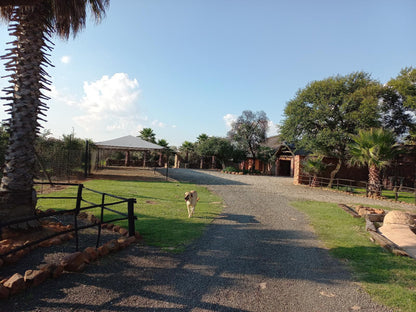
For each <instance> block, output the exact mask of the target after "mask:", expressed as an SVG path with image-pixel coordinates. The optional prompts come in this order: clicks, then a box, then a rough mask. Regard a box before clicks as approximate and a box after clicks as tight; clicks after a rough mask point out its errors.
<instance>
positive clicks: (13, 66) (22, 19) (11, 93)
mask: <svg viewBox="0 0 416 312" xmlns="http://www.w3.org/2000/svg"><path fill="white" fill-rule="evenodd" d="M44 16H46V14H45V12H44V9H43V6H42V5H38V6H36V7H32V8H16V9H15V12H14V14H13V17H12V21H11V23H10V27H9V30H10V32H11V33H12V34H13V35H14V36H16V37H17V39H16V40H15V41H14V42H12V45H13V47H12V48H11V49H10V52H9V53H8V54H6V55H4V56H2V59H6V60H8V62H7V63H6V70H7V71H11V72H12V74H10V75H9V77H10V78H11V80H10V82H12V83H13V85H12V86H11V87H8V88H5V89H4V91H5V93H6V97H3V99H4V100H7V101H8V103H7V104H6V105H7V106H10V108H9V109H8V112H9V113H10V115H11V117H10V118H9V119H8V128H9V133H10V138H9V145H8V148H7V150H6V154H5V164H4V169H3V177H2V179H1V186H0V219H1V220H2V221H6V222H7V221H10V220H14V219H17V218H22V217H29V216H33V215H34V212H35V208H36V192H35V190H34V188H33V180H34V176H35V163H36V156H35V147H34V146H35V139H36V134H37V131H38V127H39V124H38V119H40V118H39V117H38V114H42V115H43V113H42V111H43V110H46V108H47V107H46V105H45V104H44V103H42V100H43V99H48V98H47V97H46V96H44V95H43V94H42V92H41V89H48V88H47V85H48V84H50V81H49V80H47V79H45V77H44V76H45V75H47V74H46V72H45V71H44V69H43V65H45V64H46V65H50V63H49V60H48V59H47V58H46V56H45V55H46V53H44V52H43V50H44V49H45V48H48V46H47V45H46V44H45V40H47V41H49V39H48V38H49V37H50V35H49V34H50V29H49V28H48V26H47V25H48V24H47V23H46V22H45V20H44ZM33 225H34V224H33V223H31V222H28V223H25V224H19V225H16V226H14V227H15V228H19V229H22V228H26V229H27V228H30V227H31V226H33Z"/></svg>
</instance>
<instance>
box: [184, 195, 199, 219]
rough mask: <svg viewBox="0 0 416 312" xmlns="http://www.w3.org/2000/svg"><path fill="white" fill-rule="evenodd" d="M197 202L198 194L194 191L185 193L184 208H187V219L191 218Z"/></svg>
mask: <svg viewBox="0 0 416 312" xmlns="http://www.w3.org/2000/svg"><path fill="white" fill-rule="evenodd" d="M198 200H199V198H198V193H197V192H196V191H190V192H186V193H185V201H186V207H187V208H188V218H190V217H192V215H193V214H194V210H195V206H196V203H197V202H198Z"/></svg>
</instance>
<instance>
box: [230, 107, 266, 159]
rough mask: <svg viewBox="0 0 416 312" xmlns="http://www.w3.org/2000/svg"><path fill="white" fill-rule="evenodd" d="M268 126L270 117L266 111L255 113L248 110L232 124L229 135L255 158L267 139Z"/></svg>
mask: <svg viewBox="0 0 416 312" xmlns="http://www.w3.org/2000/svg"><path fill="white" fill-rule="evenodd" d="M268 128H269V119H268V118H267V115H266V113H265V112H263V111H259V112H256V113H253V112H252V111H250V110H246V111H243V113H242V115H241V116H239V117H238V118H237V120H236V121H235V122H233V123H232V124H231V130H230V131H229V132H228V137H229V139H230V140H231V141H232V142H235V143H236V144H237V147H238V148H239V149H242V150H246V151H247V152H248V153H249V154H250V156H251V157H253V158H258V155H257V154H258V151H259V147H260V144H261V143H263V142H264V141H265V140H266V132H267V130H268Z"/></svg>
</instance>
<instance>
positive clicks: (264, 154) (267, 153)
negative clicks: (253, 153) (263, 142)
mask: <svg viewBox="0 0 416 312" xmlns="http://www.w3.org/2000/svg"><path fill="white" fill-rule="evenodd" d="M258 157H259V159H260V160H261V161H262V162H263V163H265V164H267V169H266V171H267V172H268V173H269V174H270V173H271V168H272V166H273V163H274V162H275V161H276V151H275V150H274V149H273V148H271V147H269V146H260V148H259V153H258Z"/></svg>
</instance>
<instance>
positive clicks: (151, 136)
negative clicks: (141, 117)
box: [139, 128, 156, 144]
mask: <svg viewBox="0 0 416 312" xmlns="http://www.w3.org/2000/svg"><path fill="white" fill-rule="evenodd" d="M139 138H142V139H143V140H145V141H147V142H150V143H155V144H156V134H155V133H154V132H153V130H152V128H143V130H142V131H140V135H139Z"/></svg>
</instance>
